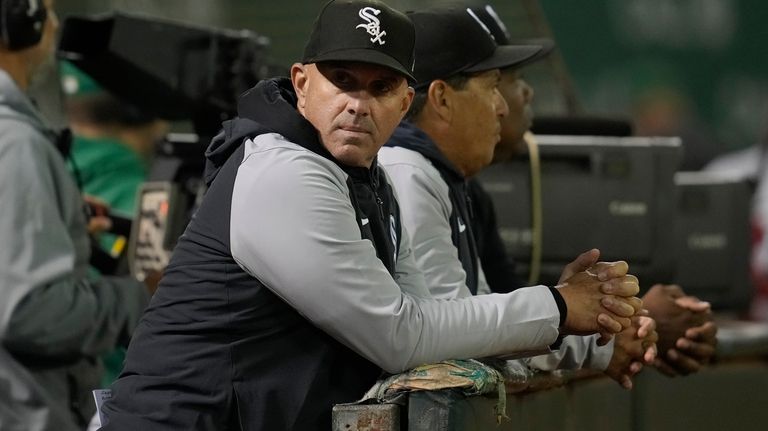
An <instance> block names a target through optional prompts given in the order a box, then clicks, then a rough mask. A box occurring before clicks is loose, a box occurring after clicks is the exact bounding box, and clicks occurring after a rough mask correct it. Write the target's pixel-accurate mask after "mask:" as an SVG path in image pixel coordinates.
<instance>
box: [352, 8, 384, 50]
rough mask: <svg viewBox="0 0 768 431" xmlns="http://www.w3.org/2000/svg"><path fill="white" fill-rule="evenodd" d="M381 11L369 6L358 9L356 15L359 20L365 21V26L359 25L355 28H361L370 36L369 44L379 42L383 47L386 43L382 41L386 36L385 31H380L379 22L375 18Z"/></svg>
mask: <svg viewBox="0 0 768 431" xmlns="http://www.w3.org/2000/svg"><path fill="white" fill-rule="evenodd" d="M380 13H381V11H380V10H378V9H374V8H372V7H370V6H368V7H364V8H362V9H360V12H358V15H360V18H362V19H364V20H365V21H367V22H368V23H367V24H359V25H358V26H357V27H355V28H363V29H364V30H365V31H367V32H368V34H370V35H371V36H373V37H372V38H371V42H379V45H384V44H385V43H386V41H384V39H382V38H383V37H384V36H386V35H387V32H386V31H381V27H380V25H381V23H380V22H379V19H378V18H376V15H378V14H380Z"/></svg>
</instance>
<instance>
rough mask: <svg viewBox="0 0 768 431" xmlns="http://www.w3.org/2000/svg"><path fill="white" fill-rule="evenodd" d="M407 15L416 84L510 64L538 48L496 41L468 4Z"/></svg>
mask: <svg viewBox="0 0 768 431" xmlns="http://www.w3.org/2000/svg"><path fill="white" fill-rule="evenodd" d="M408 16H409V17H410V18H411V21H413V25H414V26H415V27H416V66H415V67H414V76H415V77H416V85H415V87H417V88H418V87H424V86H427V85H429V83H430V82H432V81H433V80H435V79H447V78H450V77H451V76H454V75H456V74H459V73H474V72H483V71H486V70H491V69H503V68H507V67H511V66H514V65H517V64H520V63H523V62H524V61H526V60H527V59H529V58H531V57H533V56H535V55H536V54H537V53H538V52H539V51H540V50H541V49H542V47H541V46H537V45H505V46H500V45H498V44H497V43H496V42H495V41H494V38H493V35H492V34H491V31H490V29H489V28H488V27H487V26H486V25H485V24H484V23H483V21H482V20H481V19H480V18H479V17H478V16H477V14H476V13H475V12H474V11H473V10H472V8H469V7H462V6H450V7H439V8H434V9H426V10H421V11H415V12H409V13H408Z"/></svg>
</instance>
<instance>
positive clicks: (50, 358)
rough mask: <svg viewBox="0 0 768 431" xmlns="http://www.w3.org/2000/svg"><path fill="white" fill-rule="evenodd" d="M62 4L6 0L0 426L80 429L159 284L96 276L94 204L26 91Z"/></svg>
mask: <svg viewBox="0 0 768 431" xmlns="http://www.w3.org/2000/svg"><path fill="white" fill-rule="evenodd" d="M57 26H58V19H57V17H56V13H55V11H54V9H53V0H45V1H35V0H0V238H2V239H3V247H2V248H0V298H2V300H0V342H1V343H2V344H1V345H0V400H2V402H0V428H2V429H9V430H17V429H18V430H22V429H23V430H32V429H34V430H51V431H54V430H55V431H74V430H82V429H84V427H85V425H86V424H87V422H88V420H89V419H90V418H91V416H92V415H93V412H94V410H95V406H94V403H93V397H92V395H91V390H93V389H96V388H97V387H98V384H99V379H100V377H101V374H102V370H101V366H100V362H99V360H98V357H99V355H101V354H103V353H105V352H107V351H109V350H111V349H113V348H114V347H115V346H116V345H118V344H120V343H127V341H128V338H129V336H130V334H131V333H132V330H133V328H134V326H135V324H136V323H137V321H138V319H139V315H140V314H141V312H142V310H143V309H144V307H145V305H146V303H147V301H148V299H149V294H150V291H151V290H152V287H153V286H147V285H145V284H143V283H140V282H138V281H137V280H134V279H131V278H127V277H124V278H112V277H97V276H94V275H93V274H91V273H89V270H88V261H89V253H90V247H89V239H88V224H87V222H86V216H85V206H84V203H83V200H82V198H81V196H80V191H79V190H78V189H77V186H76V184H75V181H74V180H73V179H72V177H71V175H70V174H69V172H68V171H67V167H66V164H65V162H64V158H63V157H62V153H61V152H60V151H59V149H60V148H62V149H63V148H66V147H67V146H68V145H64V144H61V143H60V141H59V137H58V135H57V134H56V133H54V131H53V130H51V129H50V128H49V126H47V125H46V122H45V120H44V119H43V118H42V117H41V115H40V113H39V112H38V110H37V109H36V108H35V106H34V104H33V103H32V101H31V100H30V99H29V98H28V96H27V95H26V93H25V91H26V90H27V89H28V87H29V84H30V82H31V81H32V80H33V79H35V77H36V76H38V74H39V73H41V71H42V70H44V68H46V67H51V66H52V62H53V50H54V37H55V32H56V29H57Z"/></svg>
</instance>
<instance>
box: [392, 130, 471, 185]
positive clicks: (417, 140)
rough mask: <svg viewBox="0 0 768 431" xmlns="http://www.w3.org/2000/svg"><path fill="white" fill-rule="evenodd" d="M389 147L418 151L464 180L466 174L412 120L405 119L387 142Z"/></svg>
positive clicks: (458, 178) (439, 167) (449, 172)
mask: <svg viewBox="0 0 768 431" xmlns="http://www.w3.org/2000/svg"><path fill="white" fill-rule="evenodd" d="M386 146H387V147H402V148H407V149H409V150H412V151H416V152H417V153H419V154H421V155H422V156H424V157H426V158H427V159H428V160H429V161H430V162H432V164H434V165H435V166H436V167H437V168H438V169H439V170H441V171H443V172H446V173H448V174H450V175H451V176H455V179H456V180H460V181H464V176H463V175H462V174H461V172H459V170H458V169H456V167H455V166H454V165H453V163H451V161H450V160H448V159H447V158H446V157H445V156H444V155H443V153H442V152H441V151H440V149H439V148H437V145H436V144H435V142H434V141H433V140H432V138H430V137H429V135H427V134H426V133H425V132H424V131H423V130H421V129H420V128H419V127H418V126H416V125H415V124H413V123H411V122H410V121H406V120H403V121H401V122H400V124H399V125H398V126H397V128H396V129H395V133H393V134H392V137H391V138H389V140H388V141H387V143H386Z"/></svg>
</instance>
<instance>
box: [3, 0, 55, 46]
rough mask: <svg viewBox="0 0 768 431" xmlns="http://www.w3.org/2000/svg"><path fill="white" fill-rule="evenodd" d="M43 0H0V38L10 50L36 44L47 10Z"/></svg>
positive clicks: (46, 16) (40, 35)
mask: <svg viewBox="0 0 768 431" xmlns="http://www.w3.org/2000/svg"><path fill="white" fill-rule="evenodd" d="M43 1H44V0H0V38H1V39H2V42H3V45H5V47H6V48H8V49H10V50H11V51H19V50H22V49H24V48H29V47H30V46H35V45H37V43H38V42H40V39H42V37H43V28H44V26H45V20H46V19H47V18H48V10H47V9H46V8H45V4H43Z"/></svg>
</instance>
